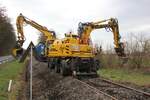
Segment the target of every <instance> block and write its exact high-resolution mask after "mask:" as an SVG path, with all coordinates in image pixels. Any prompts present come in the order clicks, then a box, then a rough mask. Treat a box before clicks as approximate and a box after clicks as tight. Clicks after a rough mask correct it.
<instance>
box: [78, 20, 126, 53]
mask: <svg viewBox="0 0 150 100" xmlns="http://www.w3.org/2000/svg"><path fill="white" fill-rule="evenodd" d="M102 28H105V29H106V30H109V31H111V32H112V33H113V36H114V45H115V47H114V48H115V51H116V53H117V55H118V56H125V53H124V46H123V43H122V42H120V39H121V36H120V34H119V26H118V20H117V19H115V18H110V19H107V20H102V21H98V22H88V23H79V27H78V35H79V37H80V43H82V44H89V39H90V34H91V32H92V31H93V30H95V29H102Z"/></svg>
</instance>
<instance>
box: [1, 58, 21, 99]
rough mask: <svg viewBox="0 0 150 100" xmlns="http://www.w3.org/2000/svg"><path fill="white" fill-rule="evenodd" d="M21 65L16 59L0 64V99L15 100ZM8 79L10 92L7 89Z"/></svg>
mask: <svg viewBox="0 0 150 100" xmlns="http://www.w3.org/2000/svg"><path fill="white" fill-rule="evenodd" d="M23 66H24V64H23V63H18V61H17V60H15V61H12V62H8V63H4V64H1V65H0V100H16V97H17V92H18V89H19V87H20V84H19V83H20V74H21V72H22V71H23V68H24V67H23ZM9 80H12V88H11V91H10V92H8V91H7V89H8V84H9Z"/></svg>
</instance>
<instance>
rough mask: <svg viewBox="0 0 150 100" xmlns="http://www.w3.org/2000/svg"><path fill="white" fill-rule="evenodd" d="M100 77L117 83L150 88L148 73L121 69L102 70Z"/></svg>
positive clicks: (149, 75)
mask: <svg viewBox="0 0 150 100" xmlns="http://www.w3.org/2000/svg"><path fill="white" fill-rule="evenodd" d="M98 73H99V74H100V76H102V77H105V78H108V79H111V80H114V81H119V82H129V83H133V84H136V85H140V86H150V73H149V74H148V73H142V72H139V71H132V70H129V69H128V70H127V69H121V68H102V69H100V70H99V71H98Z"/></svg>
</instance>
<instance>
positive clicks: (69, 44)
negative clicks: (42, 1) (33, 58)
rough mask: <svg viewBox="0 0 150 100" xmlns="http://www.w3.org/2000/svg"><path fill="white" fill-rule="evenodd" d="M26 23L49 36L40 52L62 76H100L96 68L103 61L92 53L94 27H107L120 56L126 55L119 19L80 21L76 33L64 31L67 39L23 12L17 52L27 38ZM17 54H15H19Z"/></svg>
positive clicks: (18, 27)
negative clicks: (24, 31)
mask: <svg viewBox="0 0 150 100" xmlns="http://www.w3.org/2000/svg"><path fill="white" fill-rule="evenodd" d="M23 23H27V24H30V25H31V26H33V27H34V28H36V29H38V30H39V31H40V32H42V33H43V34H44V35H45V36H47V37H48V38H47V40H46V42H45V43H43V44H42V46H44V47H42V48H43V49H40V52H43V56H44V57H45V58H46V62H47V63H48V67H49V68H50V69H54V70H55V72H57V73H61V74H62V75H63V76H66V75H73V76H79V75H82V76H84V75H85V76H97V70H98V69H99V66H100V64H99V60H98V59H96V57H95V53H94V52H93V51H94V48H93V46H92V45H91V43H90V41H91V40H90V35H91V32H92V31H93V30H95V29H102V28H105V29H107V30H110V31H111V32H112V33H113V36H114V45H115V51H116V53H117V55H118V56H120V57H125V56H126V55H125V53H124V46H123V43H122V42H120V38H121V37H120V34H119V26H118V21H117V19H115V18H110V19H108V20H102V21H98V22H87V23H79V26H78V32H77V34H73V33H71V32H70V33H66V34H65V38H63V39H56V37H55V36H56V35H55V34H54V32H52V31H49V30H48V29H47V28H45V27H43V26H41V25H39V24H37V23H36V22H34V21H32V20H30V19H28V18H26V17H24V16H23V15H22V14H21V15H19V16H18V18H17V24H16V25H17V30H18V42H17V44H19V45H17V46H18V48H15V49H14V52H15V51H17V50H20V48H21V47H22V44H23V43H24V40H25V39H24V33H23ZM28 48H29V47H28ZM34 50H35V51H39V48H36V47H34ZM17 53H18V52H17ZM17 53H16V55H18V54H17ZM19 53H20V52H19ZM14 54H15V53H14ZM37 54H38V53H36V55H37ZM40 54H41V53H40ZM16 55H15V56H16ZM26 55H27V54H26ZM40 57H41V56H40Z"/></svg>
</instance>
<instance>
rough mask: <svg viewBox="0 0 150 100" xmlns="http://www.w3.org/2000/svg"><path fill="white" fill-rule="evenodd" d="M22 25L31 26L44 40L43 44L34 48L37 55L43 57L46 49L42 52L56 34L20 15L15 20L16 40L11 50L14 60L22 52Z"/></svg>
mask: <svg viewBox="0 0 150 100" xmlns="http://www.w3.org/2000/svg"><path fill="white" fill-rule="evenodd" d="M24 24H28V25H31V26H32V27H33V28H35V29H37V30H38V31H40V32H41V33H42V34H43V35H44V37H45V38H46V39H45V41H44V43H41V42H40V43H39V44H38V45H37V46H36V48H37V49H36V50H37V53H38V54H39V55H44V53H43V52H46V50H47V49H45V50H44V48H45V45H48V44H51V43H53V41H54V40H55V39H56V33H55V32H54V31H51V30H48V29H47V28H46V27H45V26H42V25H40V24H38V23H36V22H35V21H33V20H31V19H29V18H27V17H25V16H23V15H22V14H20V15H19V16H18V17H17V20H16V26H17V35H18V37H17V38H18V40H17V41H16V45H15V47H14V48H13V50H12V55H13V56H14V57H16V58H18V57H20V56H22V55H23V52H24V50H23V48H22V46H23V43H24V42H25V37H24V31H23V27H24Z"/></svg>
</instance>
